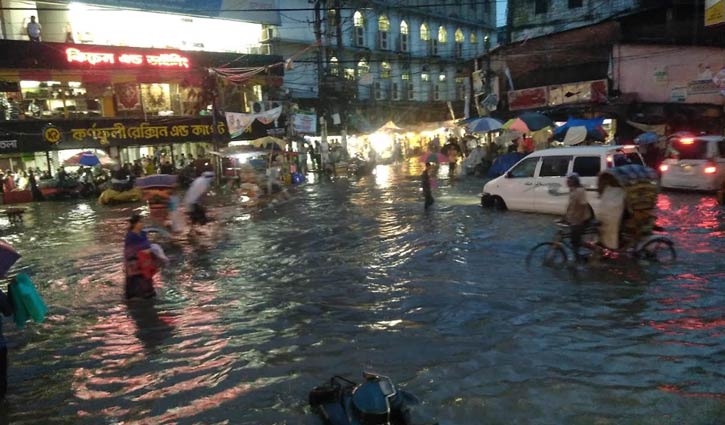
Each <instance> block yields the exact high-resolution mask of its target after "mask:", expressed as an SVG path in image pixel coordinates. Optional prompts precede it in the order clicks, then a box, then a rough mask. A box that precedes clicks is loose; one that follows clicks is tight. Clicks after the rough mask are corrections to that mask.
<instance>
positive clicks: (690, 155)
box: [670, 139, 707, 159]
mask: <svg viewBox="0 0 725 425" xmlns="http://www.w3.org/2000/svg"><path fill="white" fill-rule="evenodd" d="M670 150H671V154H672V155H673V156H675V157H677V158H679V159H707V141H705V140H701V139H695V140H692V139H686V140H675V141H673V142H672V145H671V146H670Z"/></svg>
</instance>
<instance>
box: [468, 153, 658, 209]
mask: <svg viewBox="0 0 725 425" xmlns="http://www.w3.org/2000/svg"><path fill="white" fill-rule="evenodd" d="M626 164H639V165H644V161H643V159H642V155H640V153H639V152H638V151H637V147H636V146H575V147H568V148H552V149H543V150H540V151H534V152H532V153H531V154H529V155H528V156H526V157H525V158H524V159H522V160H521V161H519V162H517V163H516V164H515V165H514V166H513V167H511V168H510V169H509V170H508V171H507V172H506V173H505V174H504V175H502V176H500V177H497V178H495V179H493V180H491V181H489V182H488V183H486V184H485V185H484V186H483V193H482V194H481V205H483V206H484V207H495V208H497V209H510V210H514V211H528V212H537V213H546V214H559V215H563V214H564V213H565V212H566V206H567V204H568V202H569V196H568V195H569V188H568V187H567V185H566V176H567V174H569V173H571V172H575V173H577V174H579V177H580V180H581V183H582V185H583V186H584V187H585V188H586V189H587V195H588V198H589V204H590V205H591V206H592V208H593V209H594V213H595V214H597V213H598V207H599V198H598V196H597V176H598V175H599V173H600V172H601V171H602V170H605V169H608V168H613V167H618V166H620V165H626Z"/></svg>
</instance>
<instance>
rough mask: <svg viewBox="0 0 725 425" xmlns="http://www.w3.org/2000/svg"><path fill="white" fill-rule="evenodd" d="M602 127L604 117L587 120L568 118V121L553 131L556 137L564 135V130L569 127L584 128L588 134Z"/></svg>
mask: <svg viewBox="0 0 725 425" xmlns="http://www.w3.org/2000/svg"><path fill="white" fill-rule="evenodd" d="M603 125H604V117H598V118H592V119H589V120H584V119H578V118H569V120H568V121H567V122H566V123H565V124H564V125H562V126H561V127H557V128H556V129H554V136H557V135H559V134H565V133H566V130H568V129H569V127H586V129H587V131H588V132H589V131H593V130H597V128H598V127H602V126H603Z"/></svg>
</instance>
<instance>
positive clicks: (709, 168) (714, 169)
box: [705, 165, 717, 174]
mask: <svg viewBox="0 0 725 425" xmlns="http://www.w3.org/2000/svg"><path fill="white" fill-rule="evenodd" d="M715 173H717V167H715V166H714V165H710V166H707V167H705V174H715Z"/></svg>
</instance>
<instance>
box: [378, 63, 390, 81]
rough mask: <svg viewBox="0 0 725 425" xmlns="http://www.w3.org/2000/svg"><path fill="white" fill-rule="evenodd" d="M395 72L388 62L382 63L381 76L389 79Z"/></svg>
mask: <svg viewBox="0 0 725 425" xmlns="http://www.w3.org/2000/svg"><path fill="white" fill-rule="evenodd" d="M392 73H393V68H392V67H391V66H390V64H389V63H388V62H383V63H381V64H380V78H384V79H388V78H390V76H391V75H392Z"/></svg>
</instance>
